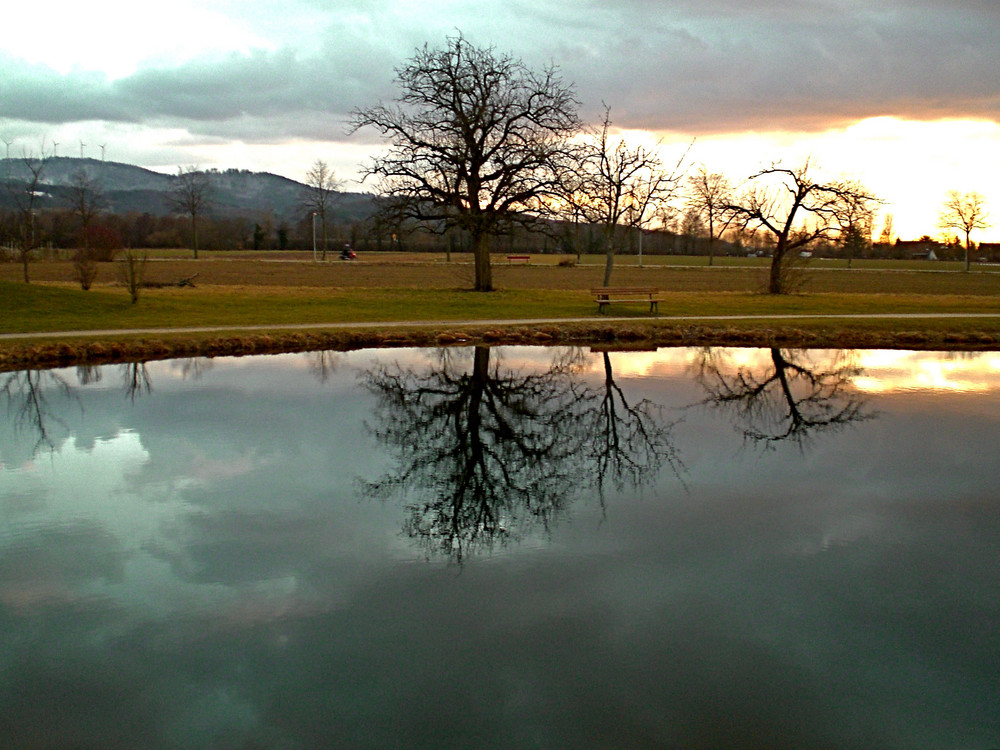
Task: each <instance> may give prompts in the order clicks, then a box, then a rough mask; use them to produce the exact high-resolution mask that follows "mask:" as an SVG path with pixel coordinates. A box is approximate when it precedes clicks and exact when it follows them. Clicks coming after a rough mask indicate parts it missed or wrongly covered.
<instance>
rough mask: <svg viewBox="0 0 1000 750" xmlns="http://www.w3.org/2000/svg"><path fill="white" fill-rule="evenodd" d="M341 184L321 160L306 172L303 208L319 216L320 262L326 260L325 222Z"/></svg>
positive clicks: (341, 181)
mask: <svg viewBox="0 0 1000 750" xmlns="http://www.w3.org/2000/svg"><path fill="white" fill-rule="evenodd" d="M343 184H344V182H343V180H338V179H337V175H336V174H335V173H334V171H333V170H332V169H330V167H329V165H328V164H327V163H326V162H325V161H323V160H322V159H317V160H316V161H315V162H314V163H313V165H312V167H311V168H310V169H309V171H308V172H306V194H305V206H306V208H307V209H309V211H310V212H311V213H314V214H316V215H317V216H319V222H320V231H321V233H322V237H323V245H322V247H323V252H322V256H321V258H322V260H326V249H327V240H326V237H327V235H326V220H327V218H328V214H329V212H330V209H331V208H332V207H333V204H334V202H335V201H336V200H337V198H338V197H339V194H338V191H339V190H340V188H341V187H342V186H343ZM314 249H315V248H314Z"/></svg>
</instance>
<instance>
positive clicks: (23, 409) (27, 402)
mask: <svg viewBox="0 0 1000 750" xmlns="http://www.w3.org/2000/svg"><path fill="white" fill-rule="evenodd" d="M52 387H55V389H56V390H57V391H58V392H60V393H62V394H63V395H64V396H66V397H69V396H71V395H72V393H73V391H72V389H71V388H70V385H69V383H67V382H66V381H65V380H64V379H63V378H62V376H60V375H58V374H57V373H55V372H52V371H51V370H22V371H20V372H13V373H8V374H7V375H5V376H3V381H2V386H0V395H2V396H3V398H4V401H5V402H6V413H7V418H8V419H11V421H12V422H13V425H14V430H15V431H17V432H21V431H31V432H33V433H35V434H36V435H37V438H36V440H35V444H34V446H33V447H32V450H31V452H32V455H34V454H35V453H37V452H38V451H39V450H40V449H41V448H43V447H46V448H48V449H49V450H50V451H51V450H54V449H55V444H54V443H53V442H52V439H51V437H50V436H49V428H50V423H52V422H55V423H56V424H59V425H62V426H64V427H65V423H64V422H63V421H62V420H61V419H59V418H58V417H57V416H55V414H54V411H53V408H52V404H51V403H50V401H49V395H48V393H47V391H48V390H49V389H50V388H52Z"/></svg>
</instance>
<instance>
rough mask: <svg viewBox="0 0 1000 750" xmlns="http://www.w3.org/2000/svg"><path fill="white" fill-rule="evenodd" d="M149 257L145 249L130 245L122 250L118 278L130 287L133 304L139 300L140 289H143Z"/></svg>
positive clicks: (125, 285) (126, 286) (127, 287)
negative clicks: (137, 248)
mask: <svg viewBox="0 0 1000 750" xmlns="http://www.w3.org/2000/svg"><path fill="white" fill-rule="evenodd" d="M148 259H149V256H148V255H147V254H146V251H145V250H136V249H134V248H131V247H129V248H125V250H123V251H122V254H121V259H120V260H119V261H118V279H119V281H120V282H121V283H122V285H124V287H125V288H126V289H128V293H129V296H130V297H131V298H132V304H133V305H134V304H135V303H136V302H138V301H139V290H140V289H142V280H143V277H144V276H145V275H146V261H147V260H148Z"/></svg>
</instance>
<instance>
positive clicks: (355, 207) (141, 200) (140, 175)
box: [0, 156, 375, 223]
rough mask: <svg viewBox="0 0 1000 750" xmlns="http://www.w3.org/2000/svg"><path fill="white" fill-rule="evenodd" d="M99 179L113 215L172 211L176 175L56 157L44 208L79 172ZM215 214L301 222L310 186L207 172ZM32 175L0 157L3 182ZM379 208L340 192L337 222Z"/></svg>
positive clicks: (5, 194) (64, 195)
mask: <svg viewBox="0 0 1000 750" xmlns="http://www.w3.org/2000/svg"><path fill="white" fill-rule="evenodd" d="M81 170H82V171H84V172H86V173H87V175H88V176H89V177H90V178H91V179H93V180H96V181H97V182H98V183H99V184H100V186H101V189H102V190H103V192H104V195H105V197H106V199H107V201H108V209H109V210H110V211H111V212H112V213H118V214H127V213H139V214H143V213H148V214H152V215H154V216H162V215H166V214H169V213H171V212H170V210H169V209H168V208H167V205H166V203H165V202H164V200H163V196H164V194H165V193H167V192H168V191H169V190H170V188H171V186H172V185H173V183H174V181H175V180H176V179H177V177H176V175H171V174H163V173H162V172H154V171H153V170H151V169H145V168H144V167H139V166H136V165H134V164H123V163H121V162H112V161H102V160H99V159H87V158H83V159H79V158H75V157H70V156H54V157H50V158H48V159H46V160H45V171H44V173H43V179H42V184H43V186H44V196H42V200H41V201H40V206H39V207H40V208H56V207H58V206H59V205H65V204H66V203H67V199H68V196H69V187H70V185H71V184H72V182H73V178H74V176H75V175H76V174H78V173H79V172H80V171H81ZM206 174H207V175H208V179H209V184H210V186H211V194H212V207H211V211H210V213H211V214H212V215H215V216H220V217H222V216H244V217H247V218H253V217H259V216H261V215H267V214H273V215H274V217H275V218H276V219H278V220H287V221H289V222H296V221H298V220H299V219H301V218H302V217H303V216H304V215H305V214H306V213H307V209H306V208H304V207H303V198H304V196H305V193H306V191H307V189H308V188H307V187H306V185H304V184H303V183H301V182H296V181H295V180H291V179H289V178H287V177H281V176H280V175H276V174H271V173H269V172H251V171H249V170H242V169H228V170H225V171H221V172H220V171H218V170H207V171H206ZM27 177H28V170H27V167H26V166H25V164H24V162H23V160H21V159H0V182H7V183H10V184H12V185H16V184H17V183H18V182H22V181H23V180H25V179H26V178H27ZM0 207H2V208H7V209H10V208H12V207H13V205H12V200H11V196H10V194H9V190H0ZM374 210H375V198H374V197H373V196H371V195H367V194H365V193H348V192H344V193H339V198H338V200H337V201H336V202H335V204H334V206H333V215H332V217H331V218H332V220H333V221H334V222H338V223H340V222H351V221H358V220H361V219H364V218H367V217H368V216H370V215H371V214H372V213H373V212H374Z"/></svg>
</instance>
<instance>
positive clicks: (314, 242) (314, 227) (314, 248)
mask: <svg viewBox="0 0 1000 750" xmlns="http://www.w3.org/2000/svg"><path fill="white" fill-rule="evenodd" d="M312 215H313V263H315V262H316V212H315V211H313V213H312Z"/></svg>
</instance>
